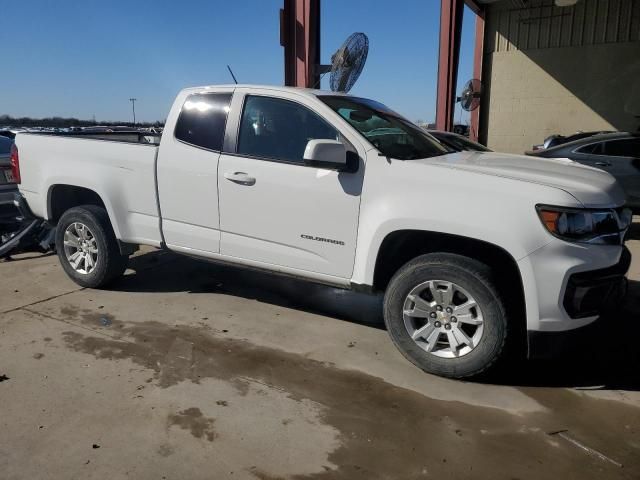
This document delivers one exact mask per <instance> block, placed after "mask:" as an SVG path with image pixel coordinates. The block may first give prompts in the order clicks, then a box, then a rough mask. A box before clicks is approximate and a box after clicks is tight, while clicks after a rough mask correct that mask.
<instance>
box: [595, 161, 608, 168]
mask: <svg viewBox="0 0 640 480" xmlns="http://www.w3.org/2000/svg"><path fill="white" fill-rule="evenodd" d="M596 165H597V166H599V167H610V166H611V164H610V163H609V162H596Z"/></svg>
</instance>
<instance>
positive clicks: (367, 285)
mask: <svg viewBox="0 0 640 480" xmlns="http://www.w3.org/2000/svg"><path fill="white" fill-rule="evenodd" d="M129 137H130V136H127V135H118V134H113V136H109V135H108V134H103V135H101V136H99V138H94V136H85V137H83V136H82V135H80V134H70V135H69V134H66V135H60V134H53V135H47V134H19V135H18V136H17V138H16V144H17V147H18V152H19V154H16V159H15V163H16V170H17V171H16V172H15V174H16V175H20V178H21V182H22V183H21V185H20V192H21V194H22V195H23V196H24V198H25V199H26V202H27V204H28V206H29V207H30V209H31V211H32V212H33V213H34V215H36V216H38V217H42V218H45V219H47V220H48V221H49V222H51V223H54V224H57V237H56V243H57V250H58V255H59V257H60V262H61V263H62V266H63V267H64V269H65V271H66V272H67V274H68V275H69V276H70V277H71V278H72V279H73V280H74V281H75V282H76V283H78V284H79V285H82V286H85V287H92V288H99V287H103V286H105V285H107V284H108V283H109V282H110V281H112V280H114V279H116V278H117V277H118V276H120V275H121V274H122V273H123V272H124V271H125V268H126V266H127V259H128V256H129V255H130V254H131V253H132V252H133V251H134V250H135V248H136V247H137V245H141V244H143V245H152V246H155V247H160V248H165V249H169V250H171V251H174V252H179V253H183V254H187V255H191V256H194V257H201V258H203V259H209V260H213V261H220V262H227V263H232V264H236V265H243V266H248V267H253V268H259V269H263V270H268V271H271V272H277V273H280V274H285V275H293V276H295V277H299V278H304V279H308V280H311V281H315V282H321V283H324V284H328V285H332V286H336V287H342V288H350V289H354V290H357V291H384V292H385V297H384V318H385V322H386V326H387V329H388V331H389V334H390V336H391V338H392V339H393V341H394V343H395V344H396V346H397V347H398V348H399V350H400V351H401V352H402V353H403V354H404V355H405V356H406V357H407V358H408V359H409V360H411V361H412V362H414V363H415V364H416V365H418V366H419V367H421V368H422V369H424V370H426V371H429V372H432V373H436V374H439V375H443V376H448V377H455V378H462V377H470V376H474V375H478V374H480V373H482V372H485V371H486V370H488V369H489V368H490V367H492V366H494V365H495V364H496V362H497V361H498V360H499V359H501V358H504V357H505V356H506V354H507V353H509V352H518V351H520V352H522V353H525V352H526V353H527V354H528V355H529V356H530V357H534V356H535V357H539V356H546V355H548V354H549V353H552V352H551V350H550V347H551V346H553V345H555V344H556V343H557V339H558V338H564V337H565V336H566V335H562V334H563V333H567V332H570V331H575V330H576V329H579V327H583V326H586V325H587V324H590V323H592V322H594V321H595V320H597V319H598V318H599V317H601V316H603V315H604V314H605V313H607V312H608V311H611V309H612V308H613V306H615V304H616V303H618V302H619V300H620V298H621V295H622V294H623V292H624V287H625V274H626V272H627V269H628V267H629V264H630V254H629V251H628V250H627V249H626V248H625V247H624V237H625V234H626V231H627V230H628V227H629V224H630V222H631V213H630V211H628V210H626V209H624V208H623V204H624V198H625V197H624V193H623V191H622V190H621V189H620V187H619V186H618V185H617V184H616V182H615V180H614V178H613V177H612V176H610V175H609V174H608V173H605V172H603V171H600V170H597V169H594V168H590V167H586V166H583V165H580V164H578V163H573V162H570V161H562V160H549V159H533V158H529V157H525V156H518V155H507V154H498V153H490V152H487V153H484V152H458V153H456V152H451V151H448V150H446V149H445V148H444V147H443V146H442V145H441V144H439V143H438V142H437V141H436V140H435V139H434V138H433V137H431V136H430V135H429V134H428V133H426V132H425V131H423V130H422V129H420V128H418V127H417V126H415V125H414V124H412V123H411V122H409V121H408V120H406V119H404V118H403V117H401V116H399V115H398V114H396V113H395V112H393V111H392V110H390V109H389V108H387V107H385V106H384V105H382V104H380V103H377V102H374V101H371V100H367V99H364V98H358V97H354V96H349V95H342V94H336V93H332V92H324V91H318V90H303V89H294V88H283V87H262V86H248V85H247V86H245V85H231V86H209V87H198V88H188V89H185V90H183V91H182V92H180V94H179V95H178V97H177V98H176V100H175V103H174V104H173V107H172V109H171V112H170V113H169V116H168V118H167V122H166V127H165V130H164V133H163V134H162V137H161V139H160V141H159V143H158V142H155V144H154V143H153V142H152V143H149V138H148V137H146V138H140V139H138V138H137V137H135V136H133V137H132V138H129ZM526 341H528V343H526ZM509 347H511V348H509Z"/></svg>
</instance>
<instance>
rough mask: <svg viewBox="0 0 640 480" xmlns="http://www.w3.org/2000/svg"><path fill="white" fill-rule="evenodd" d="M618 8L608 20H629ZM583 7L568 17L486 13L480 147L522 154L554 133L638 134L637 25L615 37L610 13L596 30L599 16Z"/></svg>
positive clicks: (509, 10)
mask: <svg viewBox="0 0 640 480" xmlns="http://www.w3.org/2000/svg"><path fill="white" fill-rule="evenodd" d="M602 1H604V0H601V2H602ZM610 1H611V2H613V0H610ZM625 1H626V0H620V2H619V4H618V8H617V9H614V8H613V7H612V9H611V12H614V13H615V12H618V14H619V15H623V14H627V15H628V14H629V13H631V15H632V19H633V18H635V15H636V13H635V10H633V8H631V9H630V10H627V11H625V10H624V9H623V8H622V7H623V6H624V5H627V4H625V3H624V2H625ZM590 2H591V0H581V1H580V2H579V3H578V4H577V6H576V7H567V8H569V9H571V10H570V11H568V10H566V9H560V8H559V7H554V6H553V3H552V2H551V3H549V2H548V1H539V2H537V3H533V4H532V7H531V8H529V9H522V8H520V9H514V8H513V3H512V2H502V3H497V4H494V5H492V7H490V8H489V10H488V12H487V24H486V25H487V26H486V32H485V45H486V47H485V56H484V60H483V61H484V67H483V83H484V86H485V96H484V98H483V103H482V110H481V131H480V139H481V141H484V142H486V143H487V145H488V146H489V147H490V148H492V149H494V150H497V151H505V152H511V153H523V152H524V151H525V150H529V149H531V148H532V146H533V145H534V144H538V143H542V141H543V140H544V138H545V137H547V136H549V135H552V134H556V133H559V134H565V135H566V134H571V133H574V132H576V131H586V130H636V129H637V128H638V127H639V126H640V117H639V118H636V116H640V21H637V22H636V21H635V20H634V21H631V20H629V19H627V21H626V23H624V24H623V27H624V30H620V32H619V35H618V34H617V33H616V31H615V28H614V27H615V25H616V24H617V25H618V27H619V26H620V22H617V23H616V22H615V21H614V22H613V23H611V22H612V17H613V20H615V16H614V15H613V14H612V13H610V14H609V16H608V17H607V20H606V22H608V23H611V25H612V26H611V27H610V28H609V29H608V30H607V29H606V28H605V29H604V30H603V29H602V28H601V29H600V30H598V29H597V28H598V25H599V23H598V22H599V21H600V17H598V15H601V14H602V12H600V11H599V10H598V9H593V8H591V4H590ZM591 3H593V2H591ZM637 3H638V8H637V14H638V15H640V2H637ZM581 4H582V5H581ZM536 7H537V10H536ZM579 9H582V11H581V10H579ZM570 15H571V16H570ZM590 16H593V17H594V18H592V19H590ZM571 18H573V19H576V18H578V19H582V20H581V22H582V23H580V22H579V21H577V20H576V21H575V22H574V23H571V21H570V20H571ZM505 19H506V20H505ZM589 28H591V29H592V30H593V31H594V32H596V33H593V32H592V31H591V30H589ZM545 29H546V30H545ZM580 29H581V30H580ZM636 29H637V30H638V31H639V32H638V34H637V35H636ZM601 30H602V32H603V33H601ZM568 32H569V33H568ZM607 32H608V33H607ZM612 32H613V33H612ZM532 38H538V39H540V38H541V39H543V40H536V41H535V42H534V41H532V40H531V39H532ZM554 39H556V40H554ZM599 39H600V40H602V41H600V40H599Z"/></svg>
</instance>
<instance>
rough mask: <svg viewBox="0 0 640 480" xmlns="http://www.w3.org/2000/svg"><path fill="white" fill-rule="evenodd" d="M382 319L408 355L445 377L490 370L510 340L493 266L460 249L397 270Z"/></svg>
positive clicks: (416, 259)
mask: <svg viewBox="0 0 640 480" xmlns="http://www.w3.org/2000/svg"><path fill="white" fill-rule="evenodd" d="M384 319H385V324H386V326H387V330H388V332H389V335H390V336H391V339H392V340H393V342H394V343H395V345H396V346H397V347H398V349H399V350H400V351H401V352H402V354H403V355H404V356H405V357H407V358H408V359H409V360H410V361H411V362H413V363H414V364H415V365H417V366H418V367H420V368H422V369H423V370H425V371H427V372H430V373H434V374H436V375H441V376H444V377H450V378H468V377H473V376H477V375H480V374H481V373H484V372H486V371H488V370H489V369H490V368H491V367H492V366H494V365H495V364H496V362H497V361H498V359H499V358H500V357H501V356H502V354H503V352H504V346H505V342H506V340H507V331H508V329H507V314H506V310H505V307H504V302H503V301H502V299H501V297H500V294H499V292H498V289H497V288H496V287H495V284H494V283H493V281H492V275H491V269H490V268H489V267H488V266H487V265H485V264H483V263H481V262H478V261H476V260H473V259H471V258H468V257H464V256H461V255H456V254H450V253H433V254H427V255H422V256H420V257H417V258H415V259H413V260H411V261H410V262H408V263H407V264H405V265H404V266H403V267H402V268H401V269H400V270H398V272H397V273H396V274H395V275H394V277H393V278H392V279H391V282H390V283H389V286H388V288H387V291H386V293H385V298H384Z"/></svg>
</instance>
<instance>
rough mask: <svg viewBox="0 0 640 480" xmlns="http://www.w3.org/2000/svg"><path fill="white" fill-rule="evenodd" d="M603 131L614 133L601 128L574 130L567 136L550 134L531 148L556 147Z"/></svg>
mask: <svg viewBox="0 0 640 480" xmlns="http://www.w3.org/2000/svg"><path fill="white" fill-rule="evenodd" d="M605 133H616V132H614V131H611V130H602V131H597V132H576V133H574V134H572V135H567V136H564V135H550V136H548V137H547V138H545V139H544V142H543V143H542V144H540V145H534V146H533V149H532V150H534V151H536V150H543V149H545V148H551V147H557V146H558V145H562V144H563V143H569V142H573V141H575V140H581V139H583V138H587V137H593V136H594V135H602V134H605Z"/></svg>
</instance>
